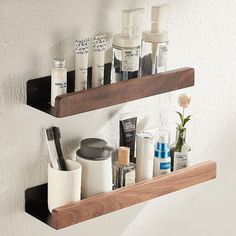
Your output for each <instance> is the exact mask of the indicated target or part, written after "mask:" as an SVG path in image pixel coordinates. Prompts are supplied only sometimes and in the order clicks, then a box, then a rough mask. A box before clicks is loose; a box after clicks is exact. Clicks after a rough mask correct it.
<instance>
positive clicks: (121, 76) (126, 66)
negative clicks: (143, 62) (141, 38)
mask: <svg viewBox="0 0 236 236" xmlns="http://www.w3.org/2000/svg"><path fill="white" fill-rule="evenodd" d="M139 62H140V47H135V48H120V47H116V46H113V60H112V76H111V83H116V82H118V81H123V80H129V79H133V78H137V77H138V70H139Z"/></svg>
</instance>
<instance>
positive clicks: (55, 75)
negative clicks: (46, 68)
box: [51, 58, 67, 107]
mask: <svg viewBox="0 0 236 236" xmlns="http://www.w3.org/2000/svg"><path fill="white" fill-rule="evenodd" d="M65 64H66V61H65V59H63V58H57V59H54V60H53V68H52V74H51V106H53V107H55V99H56V97H57V96H59V95H63V94H66V92H67V69H66V68H65Z"/></svg>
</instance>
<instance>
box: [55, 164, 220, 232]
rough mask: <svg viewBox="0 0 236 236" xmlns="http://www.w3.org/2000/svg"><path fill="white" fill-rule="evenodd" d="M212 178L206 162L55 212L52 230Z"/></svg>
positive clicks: (213, 171) (212, 171) (213, 166)
mask: <svg viewBox="0 0 236 236" xmlns="http://www.w3.org/2000/svg"><path fill="white" fill-rule="evenodd" d="M214 178H216V162H215V161H206V162H203V163H200V164H197V165H193V166H190V167H187V168H184V169H181V170H178V171H175V172H172V173H170V174H165V175H161V176H158V177H155V178H153V179H151V180H146V181H142V182H139V183H136V184H135V185H132V186H129V187H125V188H121V189H117V190H114V191H112V192H109V193H103V194H100V195H96V196H92V197H89V198H87V199H84V200H81V201H79V202H75V203H71V204H68V205H65V206H62V207H59V208H56V209H54V210H53V212H52V216H51V220H52V226H53V227H54V228H55V229H62V228H65V227H68V226H70V225H74V224H77V223H80V222H83V221H86V220H89V219H92V218H95V217H98V216H101V215H104V214H107V213H110V212H113V211H116V210H120V209H122V208H126V207H129V206H132V205H135V204H138V203H141V202H144V201H147V200H151V199H153V198H157V197H160V196H162V195H165V194H168V193H171V192H175V191H178V190H181V189H184V188H187V187H190V186H193V185H196V184H199V183H202V182H206V181H209V180H211V179H214Z"/></svg>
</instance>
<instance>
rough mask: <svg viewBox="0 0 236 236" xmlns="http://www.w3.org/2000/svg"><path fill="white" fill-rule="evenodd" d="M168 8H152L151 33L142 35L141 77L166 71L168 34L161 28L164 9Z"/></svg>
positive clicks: (145, 32)
mask: <svg viewBox="0 0 236 236" xmlns="http://www.w3.org/2000/svg"><path fill="white" fill-rule="evenodd" d="M166 6H168V5H161V6H153V7H152V12H151V31H144V32H143V33H142V55H141V58H142V61H141V68H140V71H141V76H144V75H151V74H156V73H160V72H164V71H166V62H167V52H168V32H167V31H164V30H161V27H160V20H161V12H162V8H163V7H166Z"/></svg>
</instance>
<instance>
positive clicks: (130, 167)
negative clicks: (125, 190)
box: [113, 147, 135, 189]
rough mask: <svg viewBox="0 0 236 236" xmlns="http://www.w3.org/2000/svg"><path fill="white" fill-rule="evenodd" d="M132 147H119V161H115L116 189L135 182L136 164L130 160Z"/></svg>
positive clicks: (114, 176)
mask: <svg viewBox="0 0 236 236" xmlns="http://www.w3.org/2000/svg"><path fill="white" fill-rule="evenodd" d="M129 152H130V149H129V148H127V147H119V149H118V161H117V162H114V163H113V185H114V189H117V188H121V187H126V186H129V185H132V184H134V183H135V164H134V163H132V162H131V163H130V162H129Z"/></svg>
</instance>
